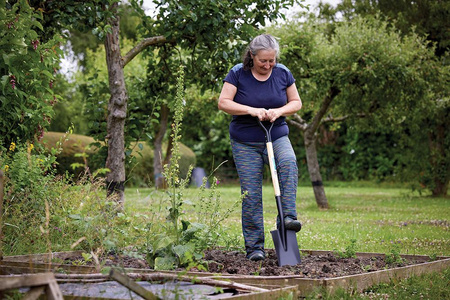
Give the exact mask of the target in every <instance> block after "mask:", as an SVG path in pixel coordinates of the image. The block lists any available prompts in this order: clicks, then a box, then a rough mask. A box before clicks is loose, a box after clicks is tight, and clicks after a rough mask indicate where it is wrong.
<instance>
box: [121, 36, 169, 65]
mask: <svg viewBox="0 0 450 300" xmlns="http://www.w3.org/2000/svg"><path fill="white" fill-rule="evenodd" d="M171 42H173V41H168V40H167V39H166V37H165V36H162V35H159V36H154V37H151V38H145V39H143V40H142V41H141V42H140V43H139V44H137V45H136V46H135V47H134V48H133V49H131V50H130V51H129V52H128V53H127V54H126V55H125V56H123V57H122V67H125V66H126V65H127V64H128V63H129V62H130V61H131V60H132V59H133V58H134V57H135V56H136V55H138V54H139V53H140V52H141V51H142V50H144V49H145V48H147V47H149V46H153V45H157V44H164V43H171Z"/></svg>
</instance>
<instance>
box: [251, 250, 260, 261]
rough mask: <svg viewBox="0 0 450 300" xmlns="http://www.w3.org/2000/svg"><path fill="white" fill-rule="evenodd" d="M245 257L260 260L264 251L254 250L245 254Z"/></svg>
mask: <svg viewBox="0 0 450 300" xmlns="http://www.w3.org/2000/svg"><path fill="white" fill-rule="evenodd" d="M247 258H248V259H250V260H252V261H260V260H263V259H264V252H262V251H261V250H255V251H253V252H251V253H250V254H248V255H247Z"/></svg>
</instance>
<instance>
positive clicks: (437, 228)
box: [126, 184, 450, 256]
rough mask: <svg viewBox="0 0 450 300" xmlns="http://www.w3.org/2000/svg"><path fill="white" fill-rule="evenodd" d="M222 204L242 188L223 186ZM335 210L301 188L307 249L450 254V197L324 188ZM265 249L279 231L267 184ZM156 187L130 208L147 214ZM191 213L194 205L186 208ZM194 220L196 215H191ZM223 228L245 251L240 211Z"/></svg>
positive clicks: (135, 197)
mask: <svg viewBox="0 0 450 300" xmlns="http://www.w3.org/2000/svg"><path fill="white" fill-rule="evenodd" d="M218 191H219V192H220V195H221V200H220V201H221V206H222V208H223V209H225V208H228V207H231V206H232V205H233V203H235V202H236V201H237V200H238V199H239V194H240V189H239V187H238V186H230V185H228V186H221V187H220V186H219V188H218ZM325 191H326V194H327V197H328V201H329V204H330V208H329V209H328V210H320V209H318V207H317V204H316V202H315V199H314V195H313V191H312V189H311V188H310V187H299V189H298V200H297V209H298V213H299V219H300V220H301V221H302V223H303V229H302V231H301V232H300V233H299V234H298V235H297V236H298V242H299V246H300V248H302V249H314V250H344V248H345V246H346V245H347V244H348V243H349V242H350V241H351V240H352V239H355V240H356V243H357V249H358V251H359V252H380V253H388V252H390V250H392V249H393V247H395V248H396V249H398V250H399V251H400V252H401V253H402V254H413V255H419V254H420V255H430V256H436V255H437V256H445V255H449V254H450V232H449V227H450V220H449V212H450V199H448V198H431V197H429V196H428V195H422V196H421V195H419V194H415V193H412V192H411V191H410V190H408V189H406V188H385V187H378V186H368V187H361V186H360V187H352V186H351V184H348V185H347V186H331V187H326V189H325ZM197 193H198V190H197V189H195V188H190V189H187V190H186V191H185V192H184V197H185V199H186V200H189V201H190V202H192V203H195V201H196V198H197ZM263 194H264V196H263V198H264V200H263V201H264V223H265V232H266V245H265V246H266V248H273V242H272V240H271V238H270V231H271V230H273V229H274V228H275V219H276V214H277V212H276V206H275V201H274V194H273V190H272V187H271V186H268V185H267V186H264V188H263ZM155 197H157V194H155V192H154V191H153V190H152V189H128V190H127V192H126V198H127V209H129V210H130V211H140V212H142V210H144V211H145V210H146V207H149V206H152V205H154V203H155V200H156V199H155ZM185 212H186V215H188V214H189V205H186V207H185ZM192 217H194V216H192ZM224 225H225V226H226V227H228V230H227V232H228V233H229V234H230V236H233V237H234V238H235V239H237V242H239V245H236V246H238V247H243V239H242V237H241V222H240V208H239V207H238V208H237V209H236V210H235V211H234V212H233V213H232V214H231V215H230V217H229V218H228V219H227V220H224Z"/></svg>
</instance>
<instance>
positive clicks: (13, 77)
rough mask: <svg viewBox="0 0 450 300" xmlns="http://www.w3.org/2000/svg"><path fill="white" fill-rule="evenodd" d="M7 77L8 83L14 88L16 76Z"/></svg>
mask: <svg viewBox="0 0 450 300" xmlns="http://www.w3.org/2000/svg"><path fill="white" fill-rule="evenodd" d="M9 79H10V80H9V83H10V84H11V87H12V89H13V90H14V89H15V88H16V76H14V75H10V76H9Z"/></svg>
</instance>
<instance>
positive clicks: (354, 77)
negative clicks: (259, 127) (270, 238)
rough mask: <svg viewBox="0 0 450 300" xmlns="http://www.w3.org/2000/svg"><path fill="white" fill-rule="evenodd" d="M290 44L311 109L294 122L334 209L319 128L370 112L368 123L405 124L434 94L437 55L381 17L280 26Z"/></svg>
mask: <svg viewBox="0 0 450 300" xmlns="http://www.w3.org/2000/svg"><path fill="white" fill-rule="evenodd" d="M273 31H274V34H275V35H278V36H280V37H281V41H282V43H283V47H282V49H283V51H282V61H283V62H285V63H286V65H288V66H289V68H290V69H291V71H292V72H293V74H294V76H295V77H296V78H297V79H298V81H299V89H300V91H301V93H300V95H301V97H302V100H303V102H304V110H303V111H302V112H301V115H300V114H296V115H294V116H293V118H292V119H291V120H290V123H291V124H292V125H294V126H296V127H297V128H298V129H300V131H301V133H302V134H303V137H304V143H305V148H306V156H307V164H308V171H309V174H310V179H311V181H312V185H313V189H314V193H315V197H316V202H317V204H318V206H319V207H320V208H324V209H326V208H328V201H327V199H326V196H325V191H324V187H323V182H322V177H321V174H320V170H319V162H318V160H317V150H316V141H317V130H318V128H319V126H320V125H321V124H323V123H327V122H340V121H343V120H350V119H355V118H360V117H362V116H364V117H365V118H364V120H363V121H359V122H360V124H361V125H364V124H365V125H366V127H367V128H369V127H370V126H377V125H379V124H383V123H389V124H396V123H397V124H401V123H402V122H403V120H404V117H405V115H406V114H405V112H408V111H411V109H412V107H415V106H417V105H418V103H420V101H421V99H423V97H425V96H426V95H427V87H428V84H429V82H428V81H427V80H430V79H431V78H430V75H432V74H434V72H432V68H431V67H430V66H429V65H428V62H429V61H430V60H431V58H432V56H433V53H432V51H430V49H429V48H427V45H426V43H424V41H423V39H421V38H419V37H418V36H417V35H414V34H411V35H408V36H405V37H401V35H400V34H399V33H398V32H397V31H396V30H395V28H392V27H389V26H388V23H387V22H384V21H382V20H380V19H379V18H376V17H375V18H368V19H363V18H360V17H355V18H354V19H353V20H350V21H343V22H341V23H339V24H337V25H336V29H335V33H334V34H333V35H332V36H328V35H326V34H324V32H325V33H328V32H329V31H328V28H327V24H324V23H320V22H318V21H317V20H314V19H310V20H309V21H307V22H304V23H302V22H301V21H292V22H290V23H287V24H286V25H284V26H281V27H279V28H276V29H274V30H273Z"/></svg>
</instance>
